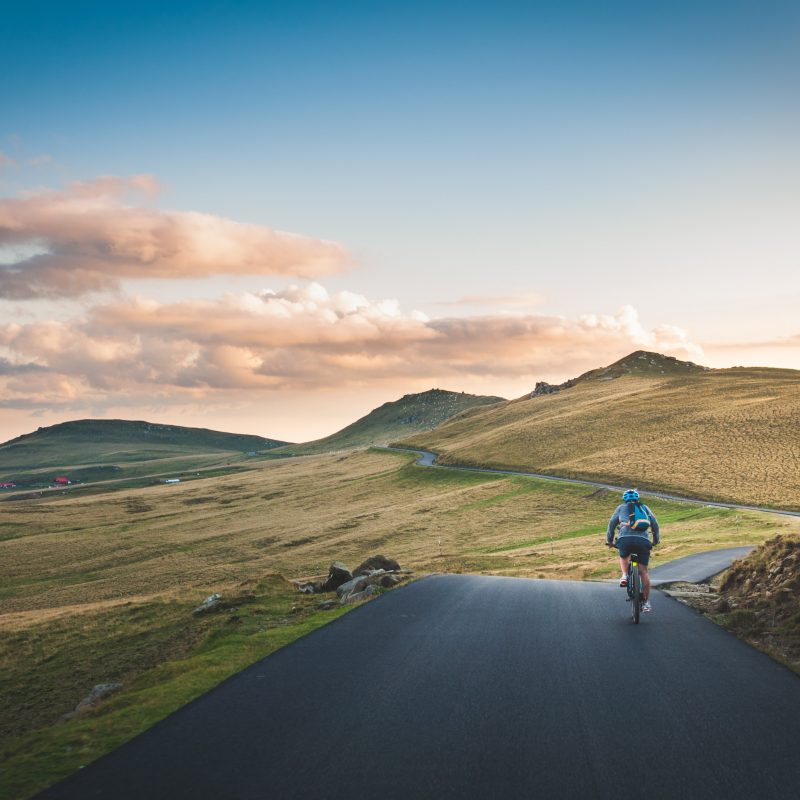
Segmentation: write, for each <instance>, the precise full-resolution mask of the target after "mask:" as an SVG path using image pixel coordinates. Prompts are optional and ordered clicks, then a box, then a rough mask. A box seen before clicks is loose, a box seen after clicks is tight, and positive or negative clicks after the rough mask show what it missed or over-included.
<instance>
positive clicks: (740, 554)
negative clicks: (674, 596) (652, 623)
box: [650, 545, 755, 586]
mask: <svg viewBox="0 0 800 800" xmlns="http://www.w3.org/2000/svg"><path fill="white" fill-rule="evenodd" d="M754 549H755V545H748V546H746V547H726V548H723V549H721V550H709V551H708V552H706V553H696V554H695V555H693V556H684V557H683V558H676V559H675V560H674V561H669V562H667V563H666V564H662V565H661V566H659V567H654V568H653V569H651V570H650V583H651V584H652V585H653V586H663V585H664V584H667V583H676V582H678V581H685V582H686V583H703V582H704V581H707V580H708V579H709V578H713V577H714V576H715V575H718V574H719V573H720V572H722V571H723V570H725V569H728V567H729V566H730V565H731V564H733V562H734V561H736V559H737V558H744V557H745V556H746V555H747V554H748V553H750V552H751V551H752V550H754Z"/></svg>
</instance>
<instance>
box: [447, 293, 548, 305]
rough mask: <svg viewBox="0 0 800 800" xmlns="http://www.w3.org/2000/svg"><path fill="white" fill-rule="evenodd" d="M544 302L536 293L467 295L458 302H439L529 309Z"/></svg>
mask: <svg viewBox="0 0 800 800" xmlns="http://www.w3.org/2000/svg"><path fill="white" fill-rule="evenodd" d="M543 302H544V297H543V296H542V295H540V294H539V293H538V292H517V293H516V294H469V295H465V296H464V297H460V298H459V299H458V300H440V301H439V302H438V303H437V305H440V306H473V307H478V306H486V307H491V306H495V307H507V308H530V307H531V306H538V305H541V304H542V303H543Z"/></svg>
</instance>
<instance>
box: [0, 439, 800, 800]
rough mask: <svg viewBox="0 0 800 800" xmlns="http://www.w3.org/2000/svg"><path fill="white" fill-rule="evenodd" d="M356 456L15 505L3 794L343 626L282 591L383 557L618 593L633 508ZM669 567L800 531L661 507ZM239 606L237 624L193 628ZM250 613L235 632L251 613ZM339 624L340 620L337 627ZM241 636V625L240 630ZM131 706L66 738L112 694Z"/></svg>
mask: <svg viewBox="0 0 800 800" xmlns="http://www.w3.org/2000/svg"><path fill="white" fill-rule="evenodd" d="M412 461H413V456H411V455H409V454H406V453H391V452H386V451H355V452H352V453H348V454H346V455H327V456H313V457H306V458H296V459H281V460H273V461H263V462H258V463H251V464H250V466H251V467H252V469H250V470H249V471H247V472H243V473H239V474H227V475H218V476H215V477H209V478H200V479H197V480H194V481H192V482H188V483H181V484H178V485H173V486H163V485H159V486H150V487H147V488H139V489H123V490H118V491H111V490H109V491H108V492H106V493H105V494H94V495H89V494H87V495H80V494H77V495H74V496H69V495H65V496H64V495H52V496H50V497H45V498H42V499H40V500H33V501H24V502H8V503H4V504H3V506H2V510H3V515H2V523H0V670H2V676H3V680H2V681H0V705H2V707H3V708H4V709H6V711H5V714H6V716H5V718H4V720H3V723H2V728H0V735H2V745H0V760H3V761H4V763H5V765H6V770H5V772H4V773H2V774H0V795H2V793H3V788H2V787H3V786H4V785H5V786H6V787H10V788H7V792H8V793H9V794H8V795H7V796H15V797H24V796H29V795H30V794H31V793H32V792H33V791H34V790H38V789H40V788H42V786H44V785H46V784H47V783H48V782H51V781H53V780H56V779H57V778H59V777H61V776H63V775H65V774H68V773H69V772H70V771H71V770H74V769H76V768H77V767H78V766H80V764H81V763H85V762H86V761H87V760H89V759H91V758H94V757H97V755H99V754H101V753H102V752H105V751H106V750H108V749H109V748H111V747H113V746H116V745H118V744H119V743H121V742H122V741H125V740H126V738H130V736H133V735H135V733H137V732H138V731H140V730H143V729H144V728H146V727H148V726H149V725H151V724H153V722H155V721H156V720H157V719H159V718H161V717H162V716H164V715H165V714H166V713H168V712H169V711H171V710H173V709H174V708H176V707H178V706H179V705H181V704H182V703H184V702H187V701H188V700H189V699H191V698H192V697H194V696H197V694H200V693H202V692H203V691H206V690H207V689H208V688H210V687H211V686H213V685H214V684H215V683H217V682H218V681H219V680H222V679H223V678H225V677H226V676H227V675H229V674H232V672H235V671H237V670H238V669H241V668H242V667H243V666H245V665H246V664H247V663H251V662H252V661H254V660H256V659H257V658H260V657H262V656H263V655H266V654H267V653H269V652H271V651H272V650H274V649H275V647H278V646H281V645H282V644H285V643H287V642H289V641H291V640H292V638H293V637H296V636H298V635H301V634H303V633H305V632H307V631H309V630H312V629H313V628H314V627H317V626H319V625H321V624H324V622H325V621H326V620H327V619H329V618H332V616H335V615H337V614H339V613H341V612H340V611H334V612H321V611H318V610H317V609H316V602H317V598H314V597H306V596H301V595H300V594H299V593H297V592H296V591H295V590H294V589H293V588H292V587H291V586H290V585H289V584H288V583H286V581H285V580H283V578H281V577H280V576H285V577H286V578H299V577H311V576H317V575H323V574H325V573H326V572H327V569H328V566H329V565H330V563H331V562H332V561H333V560H335V559H336V560H341V561H344V562H345V563H346V564H347V565H348V566H350V567H354V566H355V565H356V564H357V563H359V562H360V561H361V560H363V559H364V558H365V557H366V556H368V555H372V554H375V553H383V554H385V555H387V556H390V557H393V558H396V559H397V560H398V561H399V562H400V564H401V566H402V567H407V568H411V569H413V570H415V571H416V572H417V573H418V574H424V573H426V572H436V571H470V572H487V573H498V574H504V575H520V576H530V577H559V578H575V579H582V578H599V577H604V576H608V575H612V574H614V573H615V572H616V569H617V567H616V559H615V558H614V557H613V555H612V554H611V553H609V551H608V550H607V549H606V548H605V547H604V546H603V534H604V530H605V526H606V523H607V520H608V517H609V516H610V514H611V513H612V511H613V509H614V508H615V506H616V505H617V502H618V498H617V496H616V495H615V494H612V493H610V492H606V491H603V490H600V491H593V490H592V489H591V488H588V487H582V486H576V485H570V484H564V483H558V482H552V481H544V480H539V479H532V478H521V477H503V476H492V475H483V474H478V473H470V472H463V471H458V470H443V469H425V468H420V467H416V466H414V465H413V464H412ZM651 507H652V508H653V510H654V511H655V513H656V514H657V515H658V516H659V518H660V520H661V522H662V525H663V534H662V535H663V544H662V546H661V547H660V548H659V550H658V551H657V553H656V555H655V556H654V562H653V563H655V564H658V563H659V562H662V561H664V560H669V559H671V558H674V557H679V556H682V555H685V554H688V553H691V552H697V551H701V550H707V549H710V548H713V547H725V546H734V545H739V544H744V543H757V542H760V541H763V540H764V539H766V538H768V537H771V536H774V535H775V534H776V533H781V532H784V531H797V530H798V525H799V524H800V520H795V519H791V518H786V517H780V516H777V515H771V514H765V513H758V512H736V511H730V510H724V509H716V508H708V507H703V506H699V505H695V504H689V503H678V502H666V501H657V500H654V501H653V502H652V503H651ZM214 591H217V592H220V593H221V594H222V595H223V596H224V597H225V598H226V600H227V602H228V603H229V604H230V605H229V608H228V611H227V613H228V614H229V615H230V614H233V616H227V617H226V616H225V615H218V616H216V617H209V618H208V619H206V618H194V617H192V616H191V613H190V612H191V609H192V608H193V607H194V606H196V605H197V604H198V603H199V602H200V601H201V600H202V599H203V598H204V597H205V596H207V595H209V594H211V593H212V592H214ZM234 612H235V613H234ZM326 615H328V616H326ZM230 621H233V622H235V623H236V624H235V625H233V626H232V625H230V624H228V623H229V622H230ZM114 680H121V681H122V682H123V683H124V684H125V687H126V689H125V691H124V692H123V693H122V694H121V695H119V696H116V697H115V698H112V699H111V700H110V701H108V702H107V703H106V704H104V705H103V706H102V707H101V709H100V710H99V711H98V712H96V713H94V714H91V715H89V716H87V717H85V718H80V719H78V720H72V721H70V722H59V718H60V717H61V716H62V715H63V714H64V713H65V712H67V711H70V710H71V709H72V708H74V706H75V704H76V703H77V702H78V700H80V699H81V697H83V696H84V695H85V694H86V693H87V692H88V690H89V689H91V687H92V685H94V684H95V683H101V682H108V681H114Z"/></svg>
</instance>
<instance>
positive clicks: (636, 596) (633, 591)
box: [627, 553, 644, 625]
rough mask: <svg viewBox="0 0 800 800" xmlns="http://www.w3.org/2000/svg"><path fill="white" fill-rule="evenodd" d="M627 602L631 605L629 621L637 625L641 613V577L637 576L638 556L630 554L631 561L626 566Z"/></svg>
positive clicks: (642, 600)
mask: <svg viewBox="0 0 800 800" xmlns="http://www.w3.org/2000/svg"><path fill="white" fill-rule="evenodd" d="M627 589H628V602H629V603H630V604H631V619H632V620H633V622H634V624H635V625H638V624H639V616H640V615H641V613H642V603H644V597H643V596H642V576H641V575H640V574H639V556H638V555H637V554H636V553H631V560H630V563H629V565H628V587H627Z"/></svg>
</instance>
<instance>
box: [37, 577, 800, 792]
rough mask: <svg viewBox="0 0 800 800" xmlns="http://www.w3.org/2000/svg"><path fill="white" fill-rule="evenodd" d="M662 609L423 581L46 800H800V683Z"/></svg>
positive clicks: (508, 587) (537, 585) (251, 672)
mask: <svg viewBox="0 0 800 800" xmlns="http://www.w3.org/2000/svg"><path fill="white" fill-rule="evenodd" d="M653 603H654V611H653V613H652V614H651V615H646V616H645V617H644V618H643V620H642V623H641V624H640V625H638V626H637V625H633V624H632V623H631V622H630V618H629V615H628V606H627V604H626V602H625V593H624V591H623V590H621V589H619V588H618V587H614V586H610V585H608V584H603V583H581V582H567V581H564V582H559V581H545V580H525V579H521V578H501V577H488V576H477V575H469V576H468V575H438V576H432V577H429V578H425V579H423V580H420V581H418V582H416V583H412V584H410V585H408V586H405V587H402V588H399V589H395V590H393V591H392V592H389V593H387V594H385V595H383V596H381V597H379V598H377V599H375V600H373V601H371V602H369V603H367V604H366V605H364V606H362V607H360V608H357V609H355V610H354V611H352V612H351V613H349V614H346V615H345V616H343V617H341V618H339V619H337V620H336V621H335V622H333V623H331V624H330V625H327V626H325V627H323V628H321V629H319V630H317V631H315V632H314V633H312V634H310V635H308V636H306V637H304V638H302V639H300V640H298V641H297V642H295V643H294V644H292V645H290V646H288V647H286V648H284V649H282V650H279V651H278V652H277V653H274V654H273V655H271V656H269V657H268V658H266V659H264V660H262V661H260V662H258V663H256V664H254V665H253V666H251V667H249V668H248V669H246V670H244V671H243V672H241V673H239V674H238V675H235V676H234V677H232V678H230V679H229V680H227V681H225V682H224V683H223V684H221V685H220V686H218V687H217V688H216V689H214V690H212V691H211V692H209V693H208V694H206V695H204V696H202V697H200V698H199V699H198V700H196V701H194V702H193V703H190V704H189V705H187V706H185V707H184V708H182V709H180V710H179V711H177V712H176V713H174V714H172V715H171V716H170V717H168V718H167V719H165V720H164V721H163V722H161V723H159V724H158V725H156V726H155V727H153V728H152V729H150V730H149V731H147V732H146V733H144V734H142V735H141V736H139V737H137V738H136V739H134V740H133V741H131V742H130V743H128V744H127V745H124V746H123V747H121V748H120V749H119V750H117V751H116V752H114V753H112V754H110V755H108V756H106V757H104V758H102V759H100V760H99V761H97V762H96V763H94V764H91V765H89V766H88V767H86V768H85V769H83V770H81V771H80V772H78V773H76V774H75V775H73V776H72V777H71V778H68V779H67V780H66V781H64V782H63V783H61V784H60V785H58V786H56V787H54V788H52V789H50V790H48V791H46V792H45V793H44V794H43V795H41V797H42V798H48V799H49V800H88V799H89V798H109V800H110V799H111V798H113V800H142V798H145V800H167V798H169V799H170V800H172V799H173V798H177V799H179V800H181V799H183V798H187V799H188V798H192V800H265V799H266V800H283V799H284V798H285V799H286V800H290V799H291V800H294V798H324V799H325V800H353V798H354V797H359V796H362V795H363V796H366V795H370V796H373V795H374V796H376V797H380V798H383V799H384V800H395V799H396V800H401V799H402V800H412V798H413V800H417V799H418V798H419V799H421V800H428V799H429V798H430V800H450V799H451V798H452V800H473V798H474V800H485V799H486V798H494V797H498V798H562V799H563V800H573V799H575V800H578V799H580V800H583V798H592V800H598V799H599V800H605V798H609V800H611V799H612V798H613V800H619V798H620V797H621V796H629V795H632V796H634V797H643V798H657V800H693V799H694V798H698V800H700V799H702V800H707V798H725V800H738V799H739V798H743V799H744V798H748V800H749V799H750V798H754V797H757V798H759V800H778V799H780V800H784V799H785V800H789V798H791V799H792V800H795V799H796V798H797V797H800V758H798V755H797V742H798V741H800V678H798V676H797V675H795V674H794V673H792V672H790V671H789V670H788V669H787V668H785V667H783V666H782V665H780V664H778V663H777V662H775V661H772V660H771V659H770V658H769V657H767V656H766V655H764V654H763V653H760V652H759V651H757V650H755V649H753V648H752V647H750V646H748V645H747V644H745V643H744V642H742V641H740V640H738V639H736V638H735V637H734V636H732V635H730V634H729V633H727V632H726V631H724V630H723V629H722V628H719V627H717V626H716V625H714V624H713V623H711V622H709V621H708V620H706V619H705V618H704V617H702V616H701V615H699V614H697V613H696V612H695V611H693V610H691V609H689V608H687V607H686V606H683V605H682V604H680V603H677V602H675V601H673V600H670V599H668V598H666V597H663V596H662V595H660V594H657V595H656V597H655V598H654V601H653ZM632 706H633V707H634V708H635V709H636V712H635V713H633V714H631V713H630V712H631V707H632ZM632 774H634V775H635V782H636V787H635V788H631V783H630V780H631V775H632Z"/></svg>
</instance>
